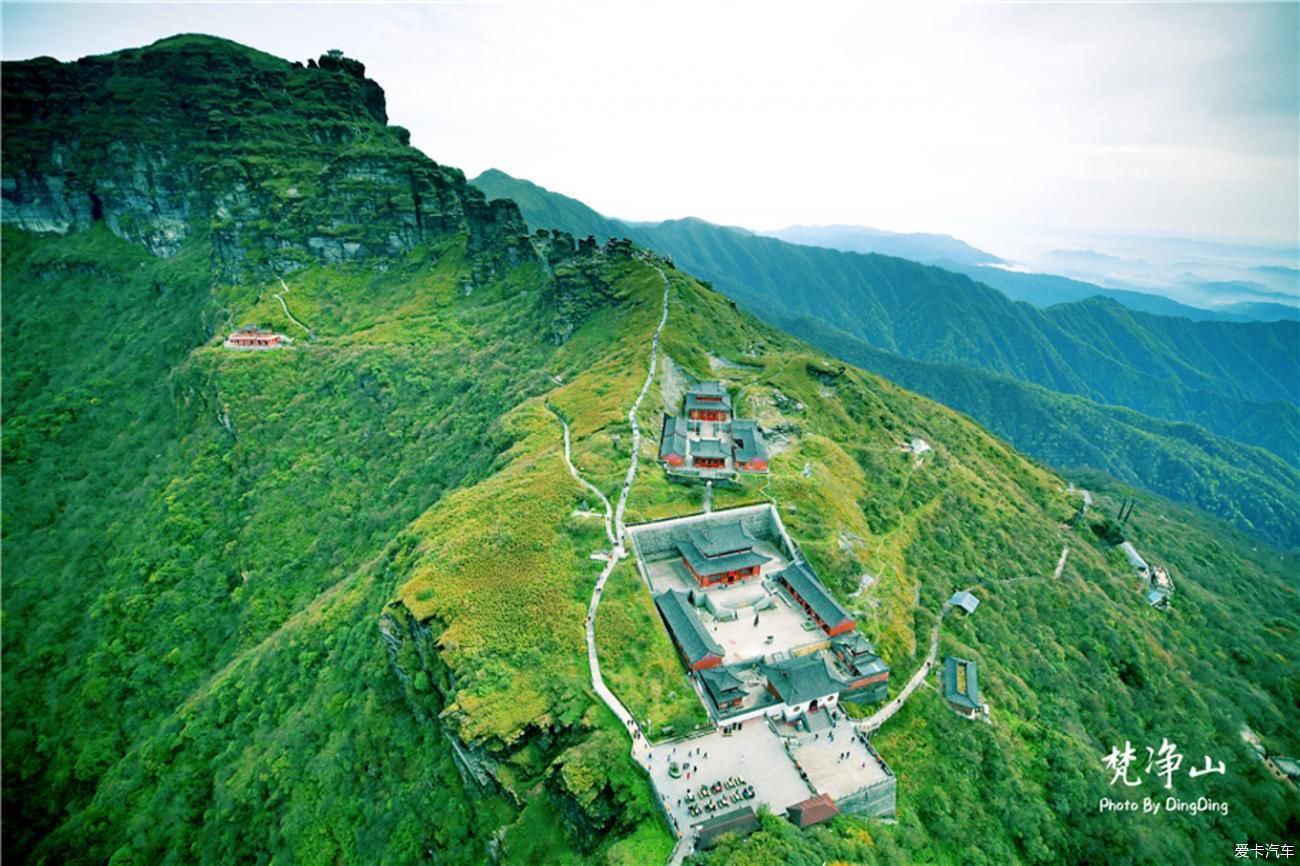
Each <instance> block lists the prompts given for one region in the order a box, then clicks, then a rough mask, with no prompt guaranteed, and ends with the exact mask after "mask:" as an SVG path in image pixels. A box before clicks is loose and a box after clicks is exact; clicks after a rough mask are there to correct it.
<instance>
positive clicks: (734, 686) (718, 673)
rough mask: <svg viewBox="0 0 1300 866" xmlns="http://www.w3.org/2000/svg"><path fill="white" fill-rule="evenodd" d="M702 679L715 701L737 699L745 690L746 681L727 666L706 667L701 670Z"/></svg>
mask: <svg viewBox="0 0 1300 866" xmlns="http://www.w3.org/2000/svg"><path fill="white" fill-rule="evenodd" d="M700 679H701V680H703V681H704V688H705V689H707V690H708V692H709V696H710V697H712V698H713V701H714V703H718V704H720V703H722V702H723V701H730V700H735V699H736V698H738V697H741V696H742V695H743V693H744V691H745V682H744V680H742V679H741V678H740V677H738V676H736V675H735V674H734V673H732V672H731V670H730V669H729V668H726V667H716V668H705V669H704V670H702V671H700ZM738 693H739V694H738Z"/></svg>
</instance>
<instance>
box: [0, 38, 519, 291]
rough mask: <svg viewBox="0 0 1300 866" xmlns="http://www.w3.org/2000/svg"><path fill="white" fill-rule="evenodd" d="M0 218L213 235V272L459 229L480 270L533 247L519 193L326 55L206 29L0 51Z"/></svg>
mask: <svg viewBox="0 0 1300 866" xmlns="http://www.w3.org/2000/svg"><path fill="white" fill-rule="evenodd" d="M3 86H4V124H5V128H6V131H7V133H8V134H7V135H6V136H5V138H4V143H3V155H4V165H3V189H2V191H3V197H4V209H3V218H4V222H5V223H6V224H11V225H14V226H17V227H19V228H22V229H25V230H28V231H35V232H57V233H66V232H68V231H71V230H75V229H84V228H87V227H89V226H90V225H91V224H93V223H94V222H96V221H100V220H102V221H103V222H104V224H105V225H106V226H107V227H108V228H109V229H110V230H111V231H112V232H113V233H114V234H117V235H118V236H120V237H123V238H126V239H128V240H130V241H132V242H135V243H139V244H141V245H143V246H145V247H147V248H148V249H149V250H150V251H151V252H153V253H154V254H156V255H160V256H170V255H174V254H175V253H176V252H178V251H179V250H180V249H181V247H182V246H183V245H184V244H185V243H186V242H187V241H189V240H190V239H191V238H194V237H196V236H206V237H207V238H209V239H210V241H211V255H212V259H213V265H214V270H215V272H216V276H217V278H218V279H221V280H227V281H240V280H245V279H250V278H268V277H271V276H275V275H282V274H285V273H288V272H291V271H293V270H295V269H297V268H299V267H302V266H304V265H306V264H311V263H314V262H323V263H338V262H349V261H374V260H383V259H385V258H389V257H395V256H401V255H405V254H407V253H409V252H410V251H411V250H413V249H414V248H415V247H417V246H418V245H419V244H421V243H422V242H424V241H427V240H435V239H437V238H440V237H444V236H447V235H451V234H457V233H464V234H465V235H466V238H467V249H468V253H469V254H470V255H471V256H472V257H474V259H475V262H474V264H475V272H476V273H481V274H483V275H484V276H485V277H488V278H490V277H491V276H492V275H493V274H494V273H495V272H496V271H498V270H499V269H500V268H501V267H508V266H510V265H513V264H515V263H517V262H519V261H523V260H527V259H530V258H532V257H533V256H534V253H533V251H532V247H531V246H530V244H529V243H528V242H527V240H526V235H527V228H526V226H525V224H524V222H523V219H522V218H521V217H520V215H519V212H518V210H517V208H515V206H514V204H513V203H510V202H506V201H496V202H491V203H489V202H488V201H487V200H486V199H485V198H484V197H483V195H482V194H481V193H480V192H479V191H478V190H476V189H474V188H473V187H471V186H469V185H468V184H467V183H466V181H465V176H464V174H463V173H462V172H460V171H459V170H456V169H451V168H447V167H444V166H440V165H438V164H437V163H435V162H433V161H432V160H430V159H428V158H427V157H425V156H424V155H423V154H421V153H420V152H419V151H417V150H415V149H414V148H412V147H410V145H409V135H408V134H407V132H406V130H404V129H402V128H401V127H394V126H388V125H387V113H386V108H385V101H384V93H383V90H382V89H381V88H380V87H379V85H377V84H376V83H375V82H374V81H372V80H370V79H369V78H366V77H365V67H364V66H362V65H361V64H360V63H358V62H356V61H354V60H350V59H348V58H345V57H342V56H341V55H339V54H338V53H337V52H331V53H329V54H327V55H325V56H323V57H321V58H320V59H319V60H318V61H309V62H308V63H307V64H306V65H303V64H298V63H288V62H285V61H283V60H280V59H278V58H275V57H271V56H270V55H266V54H261V53H260V52H256V51H253V50H251V49H247V48H244V47H243V46H237V45H235V44H234V43H230V42H226V41H224V40H219V39H213V38H211V37H205V36H178V37H173V38H171V39H166V40H163V41H161V42H158V43H155V44H154V45H151V46H148V47H146V48H142V49H135V50H128V51H123V52H119V53H116V54H111V55H105V56H103V57H90V58H83V59H82V60H79V61H76V62H74V63H60V62H58V61H56V60H52V59H50V58H38V59H36V60H30V61H22V62H15V63H6V64H4V83H3Z"/></svg>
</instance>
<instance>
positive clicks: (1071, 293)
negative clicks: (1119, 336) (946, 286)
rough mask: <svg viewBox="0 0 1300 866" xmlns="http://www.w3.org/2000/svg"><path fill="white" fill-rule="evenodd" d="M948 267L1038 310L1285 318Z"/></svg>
mask: <svg viewBox="0 0 1300 866" xmlns="http://www.w3.org/2000/svg"><path fill="white" fill-rule="evenodd" d="M944 267H947V268H949V269H950V270H954V271H957V272H958V273H963V274H966V275H967V276H969V277H970V278H971V279H974V280H978V281H980V282H981V283H984V284H985V285H989V286H992V287H993V288H995V289H997V290H998V291H1000V292H1002V293H1003V294H1004V295H1006V296H1007V297H1008V298H1011V299H1012V300H1014V301H1026V302H1028V303H1031V304H1033V305H1034V306H1035V307H1051V306H1054V305H1056V304H1064V303H1069V302H1070V301H1082V300H1084V299H1085V298H1095V297H1102V298H1110V299H1112V300H1114V301H1118V302H1119V303H1121V304H1123V305H1124V306H1126V307H1128V308H1129V309H1130V310H1140V311H1141V312H1144V313H1156V314H1157V315H1161V316H1182V317H1183V318H1186V319H1191V320H1193V321H1197V322H1208V321H1224V322H1251V321H1261V320H1264V321H1268V320H1276V319H1280V318H1287V317H1285V316H1252V315H1249V314H1247V313H1244V312H1234V311H1227V310H1223V309H1214V310H1211V309H1206V308H1203V307H1194V306H1191V305H1190V304H1183V303H1180V302H1178V301H1175V300H1174V299H1172V298H1167V297H1165V296H1164V295H1153V294H1150V293H1147V292H1136V291H1131V290H1128V289H1108V288H1105V287H1103V286H1099V285H1097V284H1096V283H1089V282H1086V281H1084V280H1075V279H1071V278H1070V277H1062V276H1059V275H1056V274H1038V273H1031V272H1027V271H1012V270H1007V269H1006V268H1000V267H995V266H990V265H957V264H946V265H944Z"/></svg>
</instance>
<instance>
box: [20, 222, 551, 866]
mask: <svg viewBox="0 0 1300 866" xmlns="http://www.w3.org/2000/svg"><path fill="white" fill-rule="evenodd" d="M418 258H419V257H418V256H413V257H412V261H410V262H408V263H407V264H406V265H405V266H403V267H399V268H395V269H391V270H390V271H389V272H387V273H386V274H384V275H376V274H375V273H373V272H370V271H367V270H362V269H355V268H337V269H328V270H325V269H322V270H321V271H316V272H309V273H304V274H300V275H298V276H297V277H295V278H293V279H291V281H290V282H291V286H292V288H291V291H290V293H289V295H288V299H289V302H290V303H291V304H292V305H293V307H292V308H293V309H295V310H297V311H298V315H300V316H302V317H303V318H306V319H307V320H308V321H310V322H312V324H313V327H314V328H315V329H316V330H317V333H318V337H319V340H318V341H317V342H308V341H305V340H301V341H300V342H299V344H298V346H297V348H295V349H294V350H292V351H286V352H281V353H271V354H235V353H228V352H225V351H224V350H222V349H220V348H217V347H216V346H215V345H214V343H213V342H212V341H209V340H208V338H207V334H208V333H209V332H208V330H207V329H206V328H205V325H204V323H205V322H207V323H208V324H209V326H210V325H211V324H213V323H219V322H223V321H225V320H237V321H244V320H245V319H246V318H248V316H249V315H250V310H258V309H259V305H260V304H264V303H265V301H266V300H267V298H266V297H265V295H266V293H267V292H269V291H271V290H272V289H274V290H279V286H278V285H276V286H274V287H257V286H248V287H246V288H243V289H223V290H222V291H221V293H220V295H219V297H215V298H214V297H213V296H212V295H211V293H210V290H209V289H208V277H207V276H206V274H207V270H206V269H207V258H206V255H205V254H204V251H203V249H202V248H196V249H194V250H193V251H192V253H184V254H182V255H181V256H179V257H177V258H176V259H171V260H158V259H154V258H152V257H150V256H148V255H147V254H143V253H142V252H140V251H139V250H138V249H136V248H135V247H132V246H130V245H128V244H125V243H123V242H121V241H119V240H117V239H116V238H113V237H111V236H109V235H108V234H107V233H106V232H102V231H99V230H96V231H93V232H87V233H81V234H73V235H70V236H68V237H66V238H59V239H49V238H42V239H35V238H31V237H29V236H24V235H22V234H18V233H6V236H5V260H4V269H5V273H4V277H5V285H6V308H5V346H6V355H5V365H6V373H7V375H6V377H5V405H6V408H7V411H8V415H9V418H8V420H7V424H6V429H5V440H4V444H5V459H6V467H5V494H6V495H5V545H4V559H5V572H6V577H7V580H6V586H5V615H6V617H7V618H9V619H10V621H16V622H23V623H27V624H29V625H27V626H26V627H24V628H21V629H18V628H10V629H7V630H6V633H5V660H6V665H5V691H6V697H7V698H8V706H7V709H8V710H9V712H8V714H7V718H6V724H5V731H4V736H5V745H6V747H7V751H8V752H9V754H10V756H12V757H11V759H10V760H9V761H8V762H6V766H5V773H6V785H5V790H6V806H7V807H8V808H9V809H10V814H11V815H12V816H14V817H15V819H16V821H15V822H6V841H7V842H9V844H10V845H11V846H12V847H13V848H14V849H15V850H19V851H21V850H24V849H26V848H29V847H31V846H32V845H34V844H35V842H36V840H37V839H39V838H40V837H41V836H43V835H45V834H47V833H49V832H50V831H51V830H53V829H54V828H55V827H57V826H58V825H60V824H62V827H61V828H60V829H58V830H57V831H56V832H54V833H53V835H51V836H49V837H48V838H46V839H45V841H44V843H43V847H42V849H41V850H42V851H43V852H44V855H45V856H49V857H51V858H54V859H58V860H64V861H68V860H73V861H80V860H86V861H99V862H102V861H104V860H107V859H108V858H109V856H110V855H113V854H114V852H115V851H116V850H118V849H119V848H121V849H122V854H121V856H122V857H124V858H125V857H128V853H129V851H130V850H134V851H135V855H132V856H139V857H141V858H142V859H143V860H145V861H149V862H165V861H166V860H168V859H169V858H170V859H174V860H176V861H177V862H191V861H192V859H194V858H197V859H204V858H215V859H226V858H228V857H231V856H235V857H238V858H239V859H241V860H245V861H247V862H256V861H258V860H261V859H264V858H266V857H269V856H271V855H272V854H274V853H275V852H277V851H287V850H289V849H291V848H293V847H295V846H300V845H318V846H319V847H317V848H313V850H314V851H315V854H314V855H313V856H310V857H304V859H305V860H306V861H307V862H313V861H319V860H324V859H330V858H332V857H334V856H343V857H345V859H349V860H366V861H372V862H373V860H374V859H382V856H388V857H396V858H397V859H398V860H399V861H400V860H401V859H403V857H405V856H407V855H404V854H402V853H401V852H403V851H406V852H407V853H408V854H411V853H413V852H415V851H418V850H420V849H421V848H422V847H428V846H433V847H439V848H440V847H442V845H443V844H446V845H448V846H452V847H459V846H462V845H464V846H467V847H465V849H464V853H463V854H462V855H457V856H463V857H464V858H466V862H474V861H475V860H476V858H477V856H478V855H477V854H475V853H474V852H476V851H481V850H482V844H483V843H482V837H479V838H478V841H475V838H476V837H475V834H476V833H478V832H480V831H482V832H485V833H486V832H488V831H490V829H491V827H490V826H488V825H492V824H493V820H492V818H491V817H490V816H491V815H492V814H493V809H495V808H496V807H495V806H493V805H492V800H491V799H489V800H488V801H485V802H483V803H481V804H479V805H477V806H474V807H473V808H474V809H475V810H476V811H478V810H481V811H483V812H484V814H485V816H486V818H485V823H484V824H483V825H471V822H469V821H468V820H467V819H465V818H463V817H462V818H459V819H456V818H449V819H448V820H447V821H446V822H439V823H438V824H437V825H430V824H428V823H427V822H419V821H416V819H414V818H413V817H412V816H416V815H420V814H427V813H428V812H429V811H430V810H431V809H432V808H433V807H434V805H435V800H434V799H432V798H434V797H435V796H436V797H439V798H445V808H446V809H447V810H448V815H455V814H460V815H462V816H464V815H466V814H468V811H469V810H470V808H471V806H470V805H469V802H470V801H469V800H467V799H465V797H464V795H463V794H460V793H456V792H458V791H459V783H458V782H457V779H456V775H455V773H454V771H453V769H452V765H451V763H450V759H449V756H448V754H447V747H446V743H445V740H444V739H443V737H442V734H441V733H440V730H439V726H438V724H437V723H436V722H434V721H429V720H427V719H426V720H425V721H423V722H421V721H420V720H419V719H417V718H416V717H414V716H412V714H411V713H410V711H409V710H407V709H406V708H405V705H404V701H403V694H402V690H401V689H400V688H398V687H397V686H396V684H395V681H394V679H393V677H392V674H391V671H390V670H389V669H388V665H387V660H386V658H385V655H384V652H383V648H382V644H381V643H380V642H379V641H378V640H377V634H376V630H375V617H376V615H377V612H378V611H379V610H380V609H381V608H382V606H383V603H384V602H385V601H386V600H387V598H389V597H391V594H392V592H393V591H394V589H395V585H394V578H393V577H392V576H391V574H392V572H391V565H389V564H388V563H387V562H386V561H385V559H384V552H385V551H386V550H387V551H388V554H387V555H388V556H396V555H397V553H398V550H397V547H396V545H397V544H398V542H396V541H394V539H397V538H399V536H400V534H401V530H402V528H403V527H404V526H406V525H407V524H408V523H409V522H410V521H411V520H412V519H414V518H415V517H417V516H418V515H419V514H420V513H421V512H423V511H425V510H426V509H427V508H428V507H429V505H430V504H432V503H434V502H436V501H438V500H439V498H440V497H441V496H442V495H443V494H444V493H445V492H446V491H449V490H451V489H454V488H456V487H460V486H464V485H466V484H472V483H473V482H475V481H476V480H478V479H480V478H482V477H484V476H485V475H487V474H488V472H490V471H491V467H492V463H493V460H494V455H495V454H496V451H497V449H498V448H500V447H504V445H505V444H506V443H507V442H508V436H509V435H510V434H509V432H508V431H506V430H503V429H502V428H501V427H500V425H499V420H498V419H499V414H500V413H501V412H502V410H503V409H504V408H508V407H510V406H512V405H515V404H517V403H518V402H519V401H520V400H521V399H522V398H524V397H525V396H527V395H528V394H529V393H536V392H537V391H539V390H540V386H541V384H542V383H543V382H544V381H545V379H544V377H543V376H542V374H541V373H540V367H541V366H543V363H542V360H541V359H542V358H544V357H545V356H546V355H547V354H548V353H550V352H551V351H552V348H553V347H550V346H549V345H548V344H547V343H546V342H545V341H544V340H543V339H542V338H541V337H540V336H537V337H531V338H530V336H529V335H530V334H534V333H536V329H535V328H532V326H531V325H526V324H525V322H528V321H535V319H536V315H537V314H536V313H535V312H534V311H533V310H532V308H531V305H519V304H511V303H503V302H502V300H501V298H503V297H505V296H507V295H515V294H516V293H517V292H518V291H519V290H520V289H521V287H527V286H528V285H530V284H532V285H533V286H534V287H535V286H536V284H537V281H538V280H539V279H541V277H540V275H539V274H538V273H536V272H530V271H529V269H528V268H527V267H525V268H520V269H516V270H515V271H514V272H512V273H511V274H510V275H508V276H507V278H506V279H504V280H503V281H501V282H500V283H498V284H496V285H494V286H490V287H488V288H486V289H482V290H479V291H476V292H475V294H474V295H473V297H470V298H464V297H459V296H460V292H459V290H458V283H457V281H456V280H455V279H454V278H453V276H452V275H451V274H443V273H441V272H440V271H439V268H440V267H441V266H442V265H441V263H440V264H439V265H434V266H433V267H429V266H427V265H425V264H424V263H423V262H421V261H417V260H416V259H418ZM447 260H448V258H446V257H444V258H443V259H442V260H441V262H445V261H447ZM394 286H402V287H404V288H402V289H401V290H400V292H398V293H396V294H395V293H394V292H393V287H394ZM259 288H260V289H262V290H263V291H262V294H263V298H262V300H261V301H259V300H258V299H257V296H258V294H259ZM398 295H400V297H401V304H400V305H397V306H395V305H394V304H393V303H391V301H392V300H393V299H394V298H396V297H397V296H398ZM453 297H459V299H458V300H457V301H451V300H450V299H451V298H453ZM331 306H332V307H334V308H336V313H335V314H334V315H333V316H330V315H325V314H324V311H325V310H326V309H328V308H330V307H331ZM269 309H271V310H272V312H270V313H267V314H266V319H265V321H268V322H273V323H274V322H275V319H276V316H275V314H274V310H277V309H279V305H278V303H275V306H274V307H273V308H269ZM226 311H229V312H226ZM435 313H436V315H435ZM257 315H261V313H258V314H257ZM313 319H314V321H313ZM488 323H491V326H490V327H489V324H488ZM277 324H278V323H277ZM350 328H357V329H358V330H356V331H350V330H349V329H350ZM141 335H157V336H156V338H154V339H148V338H142V336H141ZM205 343H206V345H205ZM519 370H536V371H538V372H536V373H535V375H532V376H530V375H520V374H519V373H518V371H519ZM219 415H224V416H225V418H226V422H227V423H228V425H229V428H230V429H229V430H227V429H226V428H225V427H223V425H222V423H221V422H220V421H219ZM232 431H233V432H232ZM326 599H328V600H329V601H328V606H329V609H330V614H329V617H330V619H329V622H330V626H329V628H327V629H321V628H320V623H319V616H318V615H316V614H312V613H311V611H312V610H313V607H312V606H313V605H318V606H319V605H321V604H322V603H323V600H326ZM394 742H396V743H401V744H402V745H401V747H400V748H399V749H397V750H394V748H393V744H394ZM336 750H341V751H338V755H337V757H336V758H331V757H329V756H330V755H331V754H333V753H335V751H336ZM408 761H410V762H411V763H408ZM273 767H276V768H278V769H276V770H275V771H274V772H273V773H272V772H271V768H273ZM417 767H419V768H422V769H420V771H419V772H413V768H417ZM439 776H441V779H442V781H441V782H440V784H439V785H438V786H436V787H435V788H430V787H429V784H428V782H427V781H426V779H428V778H437V777H439ZM372 788H373V790H371V791H370V793H366V792H367V791H368V790H370V789H372ZM439 789H443V790H441V792H440V790H439ZM326 791H332V792H343V791H349V792H353V793H355V794H357V795H358V796H360V797H362V798H363V800H364V801H368V802H369V803H376V804H387V805H384V806H382V807H381V808H378V809H377V808H375V807H374V806H372V805H367V803H366V802H363V801H358V800H356V799H353V797H352V796H351V795H348V796H342V795H341V794H339V793H331V794H328V795H326V794H325V793H324V792H326ZM312 792H319V796H316V795H314V794H313V793H312ZM508 814H509V812H508V810H507V811H506V812H503V813H502V815H503V816H504V815H508ZM393 821H400V822H404V823H403V829H402V830H401V832H398V831H397V827H396V825H394V824H392V822H393ZM413 821H414V822H415V823H412V822H413ZM484 826H487V827H488V829H487V830H483V829H482V828H483V827H484ZM19 828H23V829H22V830H20V829H19ZM326 828H329V829H328V832H326V834H325V835H326V836H327V837H328V838H327V839H325V840H317V841H312V840H313V839H315V837H316V836H317V835H319V834H320V833H321V832H322V831H325V830H326ZM340 828H352V829H340ZM236 833H237V835H238V838H237V839H235V838H227V837H229V836H230V835H231V834H236ZM218 842H219V843H220V844H216V843H218ZM191 849H193V851H199V850H202V851H203V852H204V853H203V854H202V856H201V857H200V856H199V855H197V854H194V853H187V852H191ZM448 850H451V849H450V848H449V849H448ZM74 851H75V853H74ZM449 856H450V855H449ZM124 862H126V861H124Z"/></svg>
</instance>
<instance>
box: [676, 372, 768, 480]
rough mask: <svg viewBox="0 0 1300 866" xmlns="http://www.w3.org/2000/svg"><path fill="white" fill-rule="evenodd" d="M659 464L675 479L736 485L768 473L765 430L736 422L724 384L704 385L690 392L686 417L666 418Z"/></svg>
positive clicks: (684, 412)
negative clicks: (746, 476) (739, 478)
mask: <svg viewBox="0 0 1300 866" xmlns="http://www.w3.org/2000/svg"><path fill="white" fill-rule="evenodd" d="M659 462H660V463H662V464H663V466H664V469H665V471H667V472H668V474H669V475H671V476H673V477H675V478H684V479H693V480H703V481H730V480H732V479H734V478H735V477H736V475H737V473H739V472H767V471H768V466H769V457H768V451H767V443H766V442H765V441H764V440H763V432H762V431H761V430H760V429H759V427H758V424H757V423H756V422H754V421H741V420H736V418H735V416H734V412H733V408H732V404H731V396H730V395H729V394H728V393H727V389H726V386H725V385H723V384H722V383H721V382H700V383H698V384H696V385H694V386H692V387H691V389H690V390H689V391H687V392H686V397H685V399H684V401H683V410H682V414H681V415H665V416H664V424H663V432H662V435H661V436H660V438H659Z"/></svg>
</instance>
